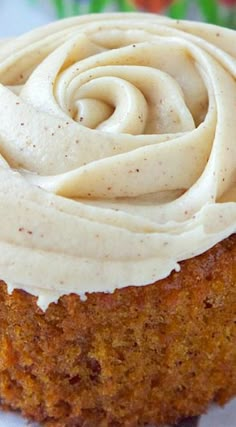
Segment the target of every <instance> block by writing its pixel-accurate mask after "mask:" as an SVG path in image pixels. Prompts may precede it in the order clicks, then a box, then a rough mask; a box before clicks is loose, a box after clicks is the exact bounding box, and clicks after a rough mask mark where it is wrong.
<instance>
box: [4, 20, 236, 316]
mask: <svg viewBox="0 0 236 427" xmlns="http://www.w3.org/2000/svg"><path fill="white" fill-rule="evenodd" d="M235 79H236V32H233V31H231V30H227V29H224V28H218V27H214V26H211V25H206V24H200V23H193V22H191V23H190V22H185V21H182V22H181V21H180V22H179V21H172V20H169V19H166V18H163V17H158V16H154V15H145V14H108V15H91V16H83V17H79V18H72V19H68V20H64V21H60V22H57V23H54V24H52V25H49V26H47V27H44V28H40V29H37V30H35V31H33V32H31V33H28V34H26V35H23V36H21V37H19V38H17V39H14V40H11V41H7V42H3V43H1V45H0V83H1V84H0V153H1V159H0V215H1V227H0V253H1V256H0V276H1V279H3V280H4V281H6V283H7V284H8V287H9V291H11V290H12V289H13V288H23V289H25V290H26V291H28V292H31V293H32V294H34V295H37V296H38V297H39V298H38V304H39V305H40V306H41V307H43V308H46V307H47V305H48V304H49V303H50V302H52V301H56V300H57V299H58V298H59V297H60V296H61V295H63V294H68V293H71V292H73V293H77V294H79V295H80V296H84V295H85V294H86V293H90V292H112V291H114V289H116V288H122V287H126V286H128V285H136V286H141V285H147V284H149V283H153V282H155V281H157V280H159V279H162V278H164V277H166V276H168V275H169V274H170V272H171V271H172V270H173V269H176V270H178V268H179V266H178V262H179V261H181V260H184V259H187V258H190V257H193V256H196V255H198V254H200V253H202V252H204V251H206V250H207V249H208V248H210V247H212V246H213V245H215V244H216V243H217V242H219V241H221V240H223V239H224V238H227V237H228V236H229V235H231V234H232V233H235V232H236V80H235ZM157 286H158V284H157Z"/></svg>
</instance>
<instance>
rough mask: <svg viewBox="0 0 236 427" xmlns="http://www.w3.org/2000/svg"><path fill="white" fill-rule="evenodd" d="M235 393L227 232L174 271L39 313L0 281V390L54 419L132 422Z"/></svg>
mask: <svg viewBox="0 0 236 427" xmlns="http://www.w3.org/2000/svg"><path fill="white" fill-rule="evenodd" d="M235 394H236V235H233V236H231V237H230V238H228V239H226V240H225V241H223V242H222V243H220V244H218V245H216V246H215V247H214V248H213V249H211V250H209V251H208V252H206V253H205V254H203V255H201V256H198V257H195V258H193V259H191V260H188V261H185V262H182V263H181V271H180V273H175V272H174V273H172V274H171V276H169V277H168V278H167V279H165V280H161V281H159V282H158V283H155V284H153V285H149V286H145V287H129V288H125V289H122V290H118V291H116V292H115V293H114V294H92V295H88V299H87V301H85V302H82V301H80V298H79V297H78V296H76V295H68V296H64V297H62V298H61V299H60V300H59V302H58V304H51V305H50V306H49V308H48V310H47V311H46V312H45V313H44V312H42V311H41V310H40V309H39V308H38V307H37V305H36V298H35V297H32V296H30V295H28V294H26V293H25V292H23V291H14V292H13V294H12V296H9V295H8V294H7V291H6V286H5V284H4V283H3V282H1V283H0V398H1V404H2V406H3V407H10V408H12V409H16V410H20V411H22V413H23V414H24V415H25V416H26V417H28V418H30V419H32V420H37V421H40V422H42V423H45V424H46V425H48V426H53V427H59V426H60V427H75V426H76V427H79V426H84V427H85V426H86V427H107V426H109V427H128V426H129V427H131V426H132V427H136V426H142V425H144V424H146V423H152V424H158V423H164V422H174V421H176V420H178V419H180V418H183V417H185V416H190V415H196V414H200V413H202V412H203V411H204V410H205V409H206V408H207V406H208V404H209V403H210V402H211V401H213V400H216V401H218V402H220V403H224V402H226V401H227V400H228V399H230V398H231V397H232V396H233V395H235Z"/></svg>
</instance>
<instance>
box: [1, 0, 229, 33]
mask: <svg viewBox="0 0 236 427" xmlns="http://www.w3.org/2000/svg"><path fill="white" fill-rule="evenodd" d="M117 10H119V11H137V10H141V11H147V12H153V13H162V14H166V15H168V16H171V17H173V18H175V19H186V18H188V19H197V20H202V21H205V22H210V23H212V24H217V25H222V26H225V27H229V28H234V29H236V0H0V37H8V36H14V35H18V34H21V33H22V32H25V31H28V30H30V29H31V28H34V27H36V26H39V25H43V24H47V23H48V22H50V21H52V20H55V19H60V18H64V17H68V16H73V15H79V14H84V13H97V12H107V11H117Z"/></svg>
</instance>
